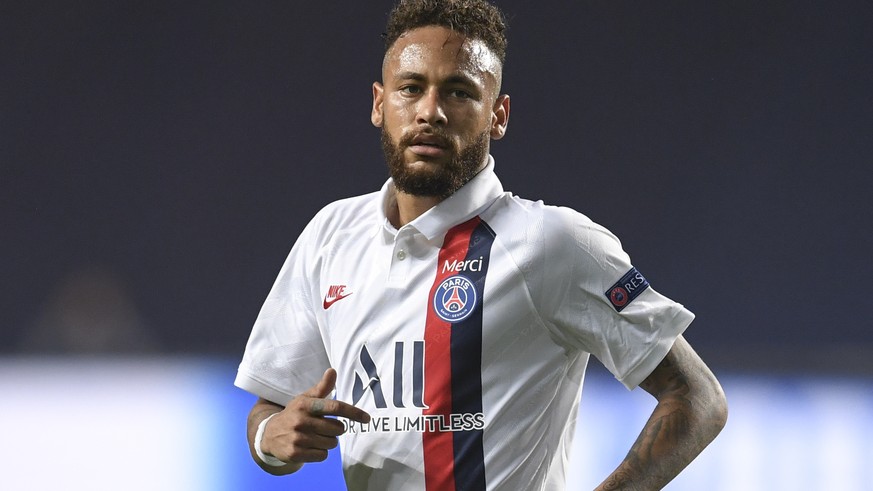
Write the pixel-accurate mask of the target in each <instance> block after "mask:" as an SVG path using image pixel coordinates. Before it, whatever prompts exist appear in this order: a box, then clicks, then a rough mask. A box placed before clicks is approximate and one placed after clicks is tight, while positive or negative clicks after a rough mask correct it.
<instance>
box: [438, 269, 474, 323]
mask: <svg viewBox="0 0 873 491" xmlns="http://www.w3.org/2000/svg"><path fill="white" fill-rule="evenodd" d="M477 301H478V298H477V297H476V285H474V284H473V282H472V281H470V280H469V279H467V277H465V276H461V275H455V276H452V277H450V278H447V279H445V280H444V281H443V282H442V283H440V285H439V287H437V289H436V292H435V293H434V295H433V309H434V311H435V312H436V314H437V315H438V316H439V318H440V319H442V320H444V321H446V322H451V323H455V322H461V321H462V320H464V319H466V318H467V317H469V316H470V314H472V313H473V310H474V309H475V308H476V302H477Z"/></svg>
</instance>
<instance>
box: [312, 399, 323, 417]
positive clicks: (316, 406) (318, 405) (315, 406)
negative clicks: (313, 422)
mask: <svg viewBox="0 0 873 491" xmlns="http://www.w3.org/2000/svg"><path fill="white" fill-rule="evenodd" d="M309 413H310V414H312V415H313V416H324V400H323V399H315V400H313V401H312V406H310V408H309Z"/></svg>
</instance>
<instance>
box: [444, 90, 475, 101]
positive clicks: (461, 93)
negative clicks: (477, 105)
mask: <svg viewBox="0 0 873 491" xmlns="http://www.w3.org/2000/svg"><path fill="white" fill-rule="evenodd" d="M449 94H451V96H452V97H457V98H458V99H469V98H471V97H473V96H472V95H470V93H469V92H467V91H465V90H461V89H452V90H451V91H450V92H449Z"/></svg>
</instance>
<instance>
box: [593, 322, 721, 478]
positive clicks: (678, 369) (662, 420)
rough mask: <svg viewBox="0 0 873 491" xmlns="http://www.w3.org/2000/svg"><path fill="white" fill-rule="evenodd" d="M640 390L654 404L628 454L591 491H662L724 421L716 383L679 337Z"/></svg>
mask: <svg viewBox="0 0 873 491" xmlns="http://www.w3.org/2000/svg"><path fill="white" fill-rule="evenodd" d="M640 387H642V388H643V389H645V390H646V392H648V393H650V394H652V395H653V396H654V397H655V398H656V399H657V400H658V404H657V406H655V409H654V411H653V412H652V415H651V417H650V418H649V420H648V421H647V422H646V424H645V426H644V427H643V430H642V432H641V433H640V436H639V437H638V438H637V440H636V442H635V443H634V445H633V447H631V449H630V452H628V454H627V456H626V457H625V458H624V460H623V461H622V462H621V464H619V466H618V468H616V469H615V471H613V472H612V474H610V475H609V477H607V478H606V480H605V481H603V483H601V484H600V486H598V487H597V489H596V491H608V490H629V491H630V490H634V491H636V490H654V489H661V488H663V487H664V486H665V485H666V484H667V483H668V482H670V481H671V480H672V479H673V478H674V477H676V475H678V474H679V472H681V471H682V469H684V468H685V467H686V466H687V465H688V464H689V463H691V461H692V460H694V458H695V457H697V455H698V454H699V453H700V452H701V451H703V449H704V448H706V446H707V445H709V443H710V442H711V441H712V440H713V439H714V438H715V437H716V435H718V433H719V432H720V431H721V429H722V428H723V427H724V425H725V422H726V421H727V401H726V400H725V396H724V392H723V391H722V388H721V385H720V384H719V383H718V380H716V378H715V376H714V375H713V374H712V372H711V371H710V370H709V368H708V367H707V366H706V364H705V363H704V362H703V360H701V359H700V357H699V356H697V353H695V352H694V350H693V349H692V348H691V346H690V345H689V344H688V342H687V341H686V340H685V339H684V338H683V337H682V336H680V337H679V338H677V339H676V342H675V343H674V344H673V347H672V348H671V349H670V351H669V352H668V353H667V356H665V357H664V360H663V361H661V363H660V364H659V365H658V367H657V368H655V370H654V371H653V372H652V373H651V374H650V375H649V376H648V377H647V378H646V380H644V381H643V383H641V384H640Z"/></svg>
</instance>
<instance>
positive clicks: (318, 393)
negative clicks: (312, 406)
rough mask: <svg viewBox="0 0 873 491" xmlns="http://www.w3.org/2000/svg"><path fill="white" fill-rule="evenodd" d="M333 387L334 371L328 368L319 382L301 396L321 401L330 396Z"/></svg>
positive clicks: (334, 380) (334, 382) (334, 384)
mask: <svg viewBox="0 0 873 491" xmlns="http://www.w3.org/2000/svg"><path fill="white" fill-rule="evenodd" d="M334 387H336V370H334V369H333V368H328V369H327V370H325V371H324V375H322V376H321V380H319V381H318V383H317V384H315V385H314V386H313V387H312V388H311V389H309V390H307V391H306V392H304V393H303V395H305V396H309V397H315V398H318V399H323V398H325V397H327V396H329V395H330V393H331V392H332V391H333V389H334Z"/></svg>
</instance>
